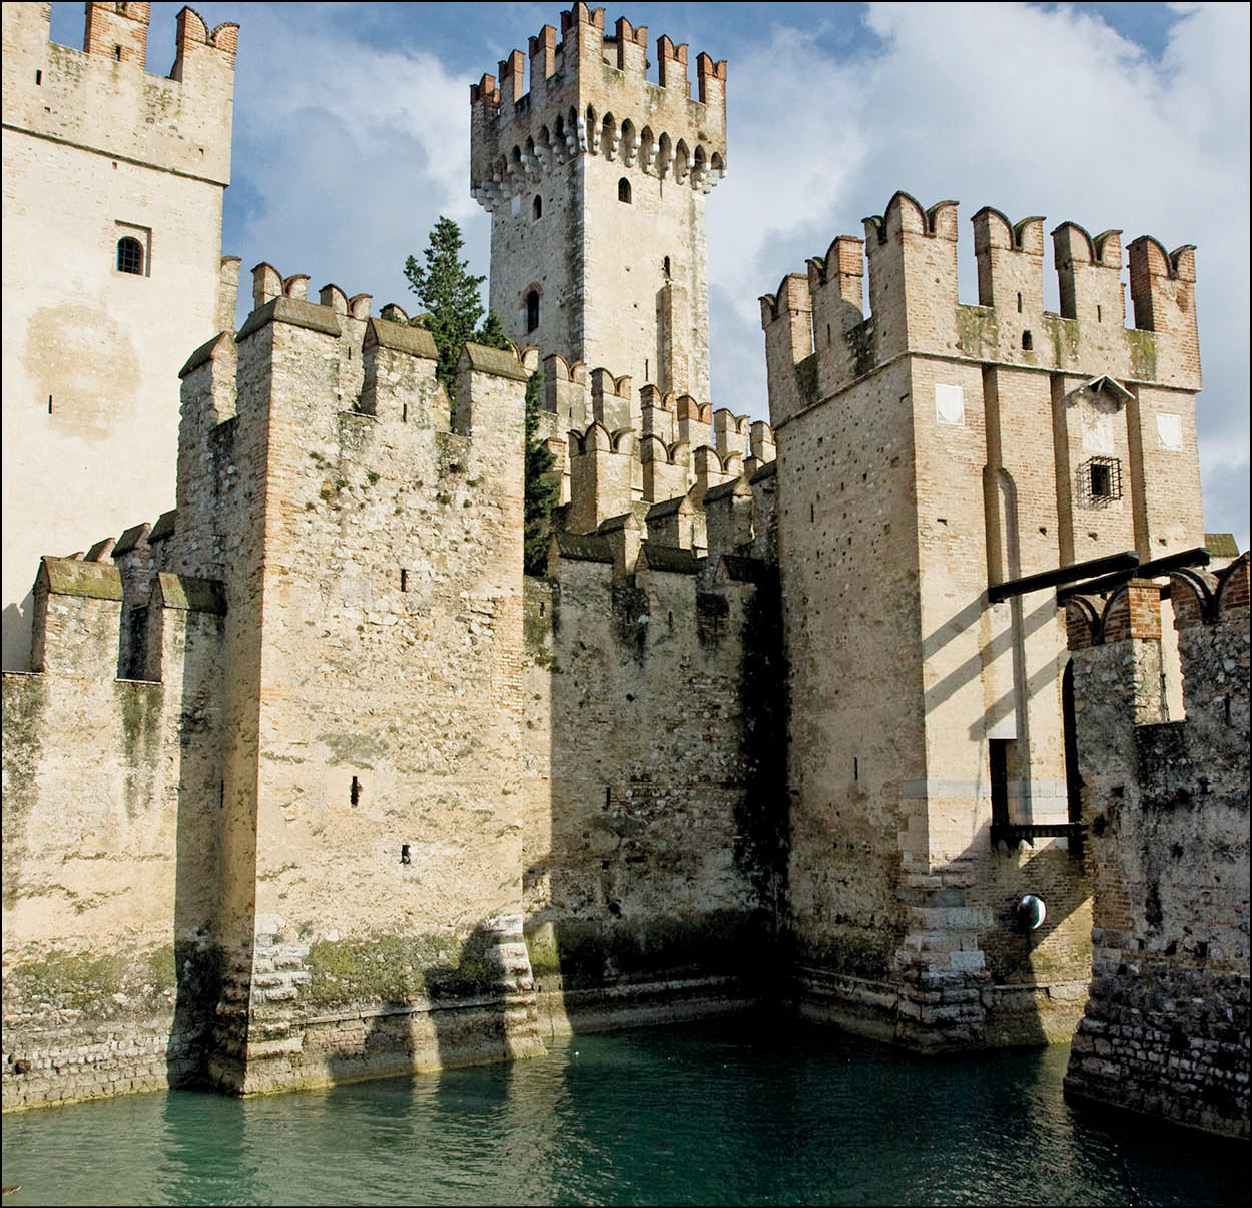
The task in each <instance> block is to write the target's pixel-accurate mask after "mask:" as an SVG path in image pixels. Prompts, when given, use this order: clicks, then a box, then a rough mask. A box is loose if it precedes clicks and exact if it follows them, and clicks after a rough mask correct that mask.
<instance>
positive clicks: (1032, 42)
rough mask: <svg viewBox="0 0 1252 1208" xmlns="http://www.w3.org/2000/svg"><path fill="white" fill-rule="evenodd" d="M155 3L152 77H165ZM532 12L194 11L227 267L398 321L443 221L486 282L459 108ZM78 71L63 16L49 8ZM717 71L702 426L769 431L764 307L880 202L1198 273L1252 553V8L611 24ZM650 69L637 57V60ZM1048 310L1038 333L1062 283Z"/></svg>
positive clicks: (484, 7)
mask: <svg viewBox="0 0 1252 1208" xmlns="http://www.w3.org/2000/svg"><path fill="white" fill-rule="evenodd" d="M179 7H181V5H179V4H173V3H170V4H166V3H156V4H153V6H152V8H153V19H152V26H153V28H152V36H151V38H150V47H149V56H148V69H149V70H150V71H152V72H154V73H159V74H162V75H164V74H166V73H167V72H168V71H169V67H170V63H171V62H172V60H173V27H174V15H175V13H176V12H177V11H178V9H179ZM562 7H567V5H562V4H560V3H552V4H465V3H460V4H379V3H371V4H289V3H287V4H262V3H229V2H223V3H217V2H213V3H205V4H198V5H197V6H196V8H197V11H198V12H200V13H201V15H202V16H203V17H204V18H205V20H206V21H207V23H208V24H209V26H210V28H212V27H213V26H214V25H216V24H217V23H218V22H221V21H237V22H239V24H240V26H241V30H240V37H239V58H238V64H237V78H236V103H235V137H234V163H233V172H232V184H231V187H230V188H229V189H228V190H227V193H226V206H225V218H224V237H223V242H224V250H225V251H227V252H231V253H234V254H237V255H239V256H241V257H242V258H243V262H244V269H245V278H246V270H247V269H248V268H250V267H251V266H252V265H253V264H255V263H257V262H258V261H260V260H269V261H270V262H272V263H273V264H274V265H276V266H277V268H278V269H279V270H280V271H281V272H282V273H284V274H290V273H295V272H303V273H309V274H310V275H311V276H312V279H313V280H312V282H311V284H312V285H313V287H314V288H316V287H318V286H320V285H322V284H323V283H325V282H327V281H335V282H336V283H338V284H339V285H341V286H342V287H343V288H344V289H346V290H347V292H348V293H349V294H353V293H358V292H365V293H372V294H373V295H374V296H375V303H376V305H381V304H382V303H384V302H388V301H393V300H394V301H397V302H399V303H400V304H401V305H404V306H406V307H408V308H410V309H411V302H412V299H411V295H407V294H406V289H405V282H404V278H403V274H402V268H403V265H404V260H405V257H406V256H408V255H409V254H410V253H419V254H420V252H421V249H422V248H423V247H424V246H425V244H426V235H427V232H428V231H429V230H430V228H431V227H432V226H433V225H434V222H435V220H436V218H437V217H438V216H439V215H440V214H447V215H449V216H450V217H452V218H454V219H456V220H457V221H458V222H459V223H460V224H461V226H462V228H463V230H464V232H465V235H466V245H467V254H468V256H469V257H470V259H471V262H472V265H473V268H474V271H476V272H479V273H486V272H487V271H488V267H489V266H488V243H489V231H490V228H489V221H490V220H489V218H488V216H487V214H486V213H485V212H484V211H483V210H481V209H480V208H479V207H478V206H477V205H476V204H475V203H474V202H473V201H472V200H471V199H470V197H469V184H468V177H469V145H468V144H469V135H468V131H469V88H468V85H469V84H470V83H471V82H473V81H476V80H477V79H478V77H479V76H480V75H482V73H483V72H485V71H486V72H491V73H493V74H494V73H495V70H496V62H497V60H499V59H500V58H503V57H504V56H505V55H506V54H507V53H508V52H509V51H510V50H512V49H513V48H514V47H515V46H516V47H521V48H522V49H525V47H526V40H527V38H528V36H530V35H531V34H534V33H536V32H538V30H539V28H540V27H541V26H542V25H544V24H551V25H558V27H559V14H560V10H561V8H562ZM53 8H54V15H53V37H54V38H55V39H56V40H57V41H61V42H65V43H67V44H69V45H81V38H82V5H81V4H71V3H59V4H55V5H54V6H53ZM618 15H624V16H626V17H628V18H629V19H630V20H631V21H632V22H633V23H634V24H636V25H639V24H644V25H647V26H648V31H649V39H650V42H651V44H652V46H653V47H655V39H656V38H657V37H658V36H660V35H661V34H665V33H668V34H669V35H670V36H671V37H672V38H673V39H674V41H675V42H687V43H689V44H690V48H691V60H692V61H693V62H694V57H695V55H696V54H698V53H699V52H700V51H702V50H704V51H707V52H708V53H709V54H711V55H712V56H713V57H714V58H717V59H723V58H724V59H727V60H728V61H729V81H728V88H727V111H728V112H727V121H728V144H729V146H728V155H727V167H728V174H727V177H726V179H725V180H724V181H723V182H722V183H721V184H720V185H719V186H718V187H717V188H716V189H715V190H714V191H713V193H712V194H710V196H709V198H708V225H709V274H710V315H711V321H712V331H711V343H712V369H713V372H712V381H713V388H712V395H713V398H712V401H713V402H714V404H715V405H718V406H728V407H731V408H733V409H734V410H735V411H738V412H744V411H747V412H750V413H751V414H753V415H754V416H760V417H766V414H767V412H766V403H765V366H764V352H763V348H764V344H763V338H762V335H761V332H760V328H759V308H758V306H757V301H756V299H757V297H758V296H759V295H760V294H762V293H766V292H772V291H773V289H774V288H775V286H776V285H777V283H778V281H779V279H780V278H781V277H782V276H783V274H784V273H787V272H792V271H801V270H802V269H803V266H804V261H805V259H806V258H807V257H809V256H812V255H820V254H822V253H823V252H824V251H825V250H826V247H827V246H828V244H829V243H830V240H831V239H832V238H833V237H834V236H835V235H837V234H845V233H846V234H860V232H861V219H862V217H863V216H865V215H866V214H874V213H879V212H880V211H881V210H882V208H883V206H884V205H885V204H886V202H887V200H888V198H889V197H890V196H891V194H892V193H893V192H894V191H895V190H896V189H898V188H902V189H906V190H907V191H909V192H910V193H912V194H914V195H915V196H916V197H917V198H918V199H919V200H920V201H921V202H922V203H923V204H924V205H931V204H933V203H934V202H936V201H939V200H941V199H944V198H956V199H958V200H959V201H960V202H961V221H962V228H963V229H962V252H961V278H962V279H961V292H962V297H963V299H964V300H965V301H977V297H976V292H977V282H976V276H975V271H974V259H973V249H972V243H973V238H972V229H971V228H970V226H969V224H968V219H969V218H970V217H971V216H972V215H973V214H974V213H975V212H976V211H977V210H978V209H979V208H981V207H982V206H983V205H993V206H996V207H997V208H999V209H1001V210H1003V211H1004V212H1005V213H1006V214H1007V215H1008V216H1009V217H1010V219H1012V220H1014V221H1016V220H1017V219H1020V218H1023V217H1025V216H1026V215H1028V214H1044V215H1046V216H1047V219H1048V225H1047V228H1046V229H1047V230H1051V229H1052V228H1053V227H1054V226H1055V225H1057V224H1059V223H1060V222H1062V221H1064V220H1067V219H1068V220H1072V221H1074V222H1077V223H1079V224H1081V225H1082V226H1084V227H1086V228H1087V229H1088V230H1089V231H1091V232H1092V233H1095V232H1098V231H1102V230H1105V229H1108V228H1118V229H1121V230H1123V231H1124V232H1125V234H1124V237H1123V238H1124V241H1125V242H1129V240H1130V239H1133V238H1134V237H1136V236H1138V235H1141V234H1148V235H1154V236H1156V237H1157V238H1158V239H1160V241H1161V242H1162V243H1164V244H1165V245H1166V247H1168V248H1174V247H1177V246H1179V245H1180V244H1184V243H1194V244H1196V245H1197V246H1198V252H1197V267H1198V275H1199V281H1198V284H1197V297H1198V305H1199V312H1200V341H1201V354H1202V358H1203V364H1204V376H1205V389H1204V392H1203V394H1202V395H1201V396H1200V401H1199V428H1200V455H1201V468H1202V471H1203V475H1204V488H1205V522H1206V527H1207V528H1208V529H1209V531H1233V532H1234V533H1235V534H1236V536H1237V538H1238V540H1239V543H1240V548H1243V549H1246V548H1247V546H1248V530H1249V502H1248V444H1249V436H1248V431H1249V424H1248V412H1249V395H1248V286H1247V263H1248V249H1247V239H1248V231H1249V214H1248V193H1249V179H1248V176H1249V172H1248V145H1249V144H1248V112H1249V97H1248V53H1247V49H1248V33H1249V28H1248V27H1249V20H1248V15H1249V8H1248V6H1247V5H1245V4H1191V3H1180V4H1074V5H1061V4H1035V5H1027V4H938V3H935V4H923V5H909V4H867V5H866V4H783V3H775V4H771V5H768V6H766V5H757V4H654V3H642V4H641V3H632V2H628V3H625V4H624V5H623V6H622V7H620V8H615V7H609V8H608V11H607V14H606V16H607V19H608V22H609V23H610V24H611V23H612V22H613V21H614V20H615V18H616V17H617V16H618ZM652 57H653V58H655V54H653V55H652ZM1045 281H1047V283H1048V292H1047V298H1048V301H1049V305H1050V306H1051V307H1052V308H1054V309H1055V307H1056V303H1057V297H1056V293H1057V291H1056V285H1055V278H1054V277H1053V275H1052V273H1051V272H1050V271H1048V272H1047V273H1046V274H1045Z"/></svg>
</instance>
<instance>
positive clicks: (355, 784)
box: [348, 776, 361, 805]
mask: <svg viewBox="0 0 1252 1208" xmlns="http://www.w3.org/2000/svg"><path fill="white" fill-rule="evenodd" d="M348 801H349V802H350V803H351V804H352V805H360V804H361V782H360V780H359V779H357V777H355V776H353V777H352V790H351V792H350V793H349V794H348Z"/></svg>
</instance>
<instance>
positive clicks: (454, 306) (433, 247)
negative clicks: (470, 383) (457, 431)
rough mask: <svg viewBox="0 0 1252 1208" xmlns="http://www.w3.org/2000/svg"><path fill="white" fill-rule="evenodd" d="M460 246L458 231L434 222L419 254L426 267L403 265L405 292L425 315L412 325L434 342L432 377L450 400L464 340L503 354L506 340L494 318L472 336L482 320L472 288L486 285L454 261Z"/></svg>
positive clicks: (444, 221) (446, 220)
mask: <svg viewBox="0 0 1252 1208" xmlns="http://www.w3.org/2000/svg"><path fill="white" fill-rule="evenodd" d="M464 246H465V240H464V239H462V238H461V228H460V227H459V226H457V224H456V223H455V222H453V221H452V219H451V218H444V217H442V216H441V217H440V219H439V221H438V222H437V223H435V229H434V230H433V231H431V233H430V245H429V246H428V247H427V248H426V251H425V253H424V255H425V259H426V263H425V264H418V262H417V260H416V259H415V258H414V257H413V256H410V257H409V258H408V260H407V261H405V265H404V275H405V276H406V277H407V278H408V281H409V288H410V289H411V290H412V291H413V292H414V293H415V294H416V295H417V296H418V298H420V299H421V302H422V305H423V306H424V307H425V308H426V313H425V314H424V315H422V316H421V317H420V318H419V319H417V320H415V322H417V323H418V324H420V326H422V327H425V328H426V329H427V330H428V331H429V332H430V334H431V335H432V336H434V337H435V350H436V351H437V352H438V353H439V368H438V369H437V371H436V373H437V376H438V378H439V380H440V381H441V382H442V383H443V386H444V389H445V390H446V391H447V392H448V397H449V398H451V397H452V395H453V391H454V389H455V387H456V366H457V362H458V361H459V360H460V359H461V349H462V347H463V346H464V344H465V342H466V341H467V340H473V341H474V342H475V343H480V344H486V345H487V346H488V347H490V348H507V347H509V343H508V340H507V339H506V338H505V335H504V330H503V328H501V326H500V321H499V319H497V318H496V317H495V315H488V316H487V322H486V323H485V324H484V325H483V327H482V330H481V331H478V332H475V328H476V327H477V326H478V320H479V319H481V318H482V317H483V305H482V302H481V301H480V300H479V297H478V287H479V286H480V285H481V284H482V283H483V282H484V281H485V280H486V278H485V277H475V276H474V275H473V274H472V273H471V272H470V271H469V261H468V260H462V259H461V258H460V251H461V248H463V247H464Z"/></svg>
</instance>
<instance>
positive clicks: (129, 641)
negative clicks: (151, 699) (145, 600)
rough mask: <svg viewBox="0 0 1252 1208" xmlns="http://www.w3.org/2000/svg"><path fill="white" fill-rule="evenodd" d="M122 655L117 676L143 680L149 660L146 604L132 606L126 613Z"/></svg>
mask: <svg viewBox="0 0 1252 1208" xmlns="http://www.w3.org/2000/svg"><path fill="white" fill-rule="evenodd" d="M122 641H123V646H122V657H121V661H120V666H119V667H118V669H117V678H118V679H125V680H141V679H144V678H146V677H145V674H144V669H145V667H146V666H147V662H148V609H147V606H146V605H143V606H141V607H139V608H132V609H130V610H129V611H128V612H127V614H126V624H125V627H124V628H123V631H122Z"/></svg>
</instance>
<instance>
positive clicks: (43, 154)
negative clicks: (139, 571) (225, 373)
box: [2, 2, 238, 670]
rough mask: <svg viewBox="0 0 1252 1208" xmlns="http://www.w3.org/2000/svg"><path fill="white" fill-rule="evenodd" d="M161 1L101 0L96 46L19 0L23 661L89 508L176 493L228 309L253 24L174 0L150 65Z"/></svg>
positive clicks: (12, 395) (13, 385)
mask: <svg viewBox="0 0 1252 1208" xmlns="http://www.w3.org/2000/svg"><path fill="white" fill-rule="evenodd" d="M150 7H151V6H150V5H148V4H120V3H116V4H115V3H94V2H93V3H90V4H88V5H87V6H86V29H85V32H84V39H83V49H82V50H76V49H71V48H70V47H66V46H59V45H57V44H55V43H52V42H50V41H49V38H48V34H49V24H50V21H51V12H52V6H51V4H6V5H5V6H4V235H5V238H4V253H3V263H4V269H3V273H4V278H3V280H4V324H3V327H4V337H3V354H4V400H5V402H4V565H3V593H4V599H3V602H2V603H3V608H4V647H3V657H4V666H5V667H6V668H12V669H17V670H24V669H25V668H26V667H27V665H28V664H27V662H26V658H27V652H28V651H29V648H30V635H31V607H32V600H31V567H32V566H34V565H35V564H36V563H37V561H38V559H39V558H40V557H41V556H42V555H44V554H48V553H50V552H51V553H56V554H69V553H72V552H74V551H75V550H76V549H77V548H78V545H77V544H76V543H78V542H80V541H81V533H82V518H83V516H85V515H90V516H92V517H94V518H96V519H97V520H99V521H100V522H102V523H103V524H104V525H105V526H106V527H108V528H113V529H116V531H118V532H121V531H122V529H124V528H126V527H127V526H128V525H130V524H131V523H132V522H133V518H134V517H135V516H136V515H139V516H143V515H149V514H156V513H158V512H161V511H164V510H166V509H168V508H170V507H171V506H173V501H174V457H173V450H174V449H175V448H176V446H177V436H178V407H177V402H176V399H175V397H174V393H173V388H172V385H171V383H173V382H175V381H176V380H177V373H178V367H179V364H180V363H181V360H182V359H183V356H184V354H185V351H186V349H187V348H189V347H192V346H194V345H196V344H199V343H201V342H203V341H204V340H205V339H207V338H208V337H209V336H210V335H212V334H213V332H215V331H218V330H220V329H221V328H223V327H229V326H231V325H232V324H233V315H234V281H233V275H234V274H235V273H236V272H237V270H238V261H237V260H227V261H225V262H224V261H223V260H222V258H221V236H222V191H223V190H224V189H225V188H226V185H227V182H228V181H229V179H230V132H231V109H232V97H233V92H234V68H235V46H236V41H237V35H238V27H237V26H235V25H234V24H232V23H229V22H228V23H226V24H223V25H219V26H218V27H217V28H216V29H214V30H213V31H212V32H210V31H209V30H208V29H207V28H206V26H205V24H204V22H203V21H202V20H201V19H200V17H199V16H198V15H197V14H196V13H195V12H194V11H193V10H192V9H190V8H185V9H183V11H182V12H181V13H180V14H179V16H178V24H177V35H176V42H175V47H174V65H173V68H172V69H171V71H170V73H169V76H168V77H162V76H154V75H149V74H148V73H147V72H146V71H145V69H144V57H145V55H146V53H147V42H148V21H149V9H150Z"/></svg>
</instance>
